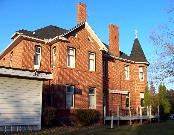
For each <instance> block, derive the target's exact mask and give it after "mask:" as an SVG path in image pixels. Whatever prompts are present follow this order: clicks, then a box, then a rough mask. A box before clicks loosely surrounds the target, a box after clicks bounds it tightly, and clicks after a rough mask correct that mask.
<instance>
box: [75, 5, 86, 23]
mask: <svg viewBox="0 0 174 135" xmlns="http://www.w3.org/2000/svg"><path fill="white" fill-rule="evenodd" d="M85 20H86V4H83V3H81V2H79V3H78V5H77V23H81V22H83V21H85Z"/></svg>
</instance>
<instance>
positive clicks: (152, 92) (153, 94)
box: [149, 81, 158, 114]
mask: <svg viewBox="0 0 174 135" xmlns="http://www.w3.org/2000/svg"><path fill="white" fill-rule="evenodd" d="M149 98H150V105H151V106H152V114H155V113H157V111H158V110H157V107H158V95H157V93H156V92H155V86H154V84H153V82H152V81H151V82H150V87H149Z"/></svg>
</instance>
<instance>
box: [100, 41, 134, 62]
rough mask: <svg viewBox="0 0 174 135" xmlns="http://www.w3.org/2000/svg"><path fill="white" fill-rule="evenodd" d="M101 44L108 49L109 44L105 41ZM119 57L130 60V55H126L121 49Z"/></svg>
mask: <svg viewBox="0 0 174 135" xmlns="http://www.w3.org/2000/svg"><path fill="white" fill-rule="evenodd" d="M103 44H104V45H105V46H106V48H107V49H109V46H108V45H107V44H106V43H104V42H103ZM109 54H111V55H114V54H112V53H111V52H109ZM120 58H123V59H127V60H131V58H130V56H128V55H127V54H126V53H124V52H122V51H120Z"/></svg>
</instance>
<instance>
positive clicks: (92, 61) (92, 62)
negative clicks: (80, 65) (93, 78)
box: [89, 52, 95, 71]
mask: <svg viewBox="0 0 174 135" xmlns="http://www.w3.org/2000/svg"><path fill="white" fill-rule="evenodd" d="M89 71H95V53H93V52H89Z"/></svg>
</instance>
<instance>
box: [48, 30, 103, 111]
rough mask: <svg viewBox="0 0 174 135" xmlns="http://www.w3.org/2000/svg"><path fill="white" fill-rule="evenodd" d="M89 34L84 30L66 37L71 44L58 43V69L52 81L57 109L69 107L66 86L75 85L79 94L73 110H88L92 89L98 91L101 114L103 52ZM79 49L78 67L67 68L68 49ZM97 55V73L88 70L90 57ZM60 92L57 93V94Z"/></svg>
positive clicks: (98, 106) (77, 55)
mask: <svg viewBox="0 0 174 135" xmlns="http://www.w3.org/2000/svg"><path fill="white" fill-rule="evenodd" d="M88 36H90V34H89V33H88V32H87V30H86V29H81V30H80V31H78V33H77V37H74V36H69V37H67V39H68V42H63V41H62V42H61V41H59V42H57V43H55V44H54V45H53V46H52V48H53V47H56V66H55V67H54V68H53V70H52V72H53V76H54V79H53V80H52V81H51V83H52V85H53V86H54V88H53V89H54V92H55V91H56V92H55V94H53V95H54V96H55V98H54V100H55V103H57V104H56V105H54V106H56V107H57V108H58V109H65V107H66V102H65V100H66V93H65V91H66V87H65V85H74V86H75V88H76V89H78V91H79V93H78V94H75V105H74V109H78V108H88V106H89V104H88V102H89V99H88V90H89V87H95V88H96V109H97V110H99V111H100V112H101V113H102V110H103V87H102V52H101V51H100V50H99V49H100V47H99V45H98V44H97V43H96V42H95V41H94V40H93V39H92V37H90V38H91V39H92V41H89V39H88ZM68 47H73V48H75V49H76V65H75V68H68V67H67V48H68ZM89 51H90V52H95V53H96V71H95V72H90V71H89V70H88V54H89ZM56 93H57V94H56Z"/></svg>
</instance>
